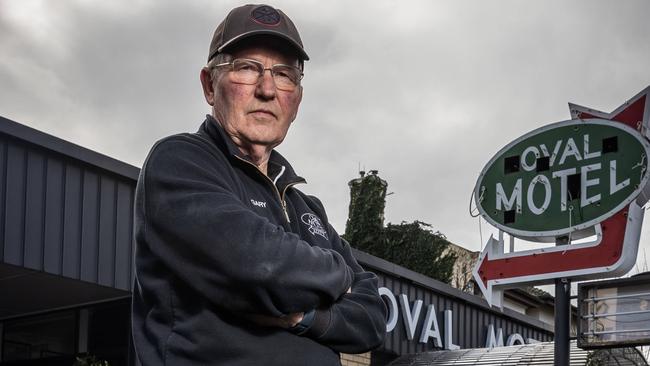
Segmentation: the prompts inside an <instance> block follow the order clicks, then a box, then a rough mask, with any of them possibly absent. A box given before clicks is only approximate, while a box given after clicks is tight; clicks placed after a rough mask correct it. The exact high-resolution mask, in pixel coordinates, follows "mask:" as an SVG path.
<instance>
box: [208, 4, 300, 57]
mask: <svg viewBox="0 0 650 366" xmlns="http://www.w3.org/2000/svg"><path fill="white" fill-rule="evenodd" d="M262 34H264V35H271V36H277V37H279V38H281V39H283V40H286V41H287V42H288V43H289V44H290V45H291V46H293V48H295V50H296V51H297V53H298V56H299V57H300V58H301V59H302V60H309V56H307V53H306V52H305V50H304V48H303V46H302V40H300V34H298V30H297V29H296V26H295V25H294V24H293V22H292V21H291V19H289V17H288V16H287V15H286V14H284V13H283V12H282V10H280V9H275V8H273V7H272V6H269V5H263V4H249V5H244V6H240V7H237V8H234V9H232V10H231V11H230V13H228V15H227V16H226V19H224V20H223V21H222V22H221V24H219V26H218V27H217V29H216V30H215V31H214V36H212V42H211V43H210V53H209V54H208V62H209V61H210V60H211V59H212V58H213V57H214V56H216V55H217V54H218V53H221V52H223V51H224V50H225V49H227V48H228V47H230V46H232V45H233V44H235V43H237V42H239V41H241V40H242V39H245V38H248V37H250V36H255V35H262Z"/></svg>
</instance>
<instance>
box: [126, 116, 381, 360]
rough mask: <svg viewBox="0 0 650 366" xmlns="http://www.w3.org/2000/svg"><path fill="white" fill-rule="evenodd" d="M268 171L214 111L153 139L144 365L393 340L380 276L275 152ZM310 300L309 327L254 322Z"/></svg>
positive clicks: (145, 172) (138, 212) (136, 301)
mask: <svg viewBox="0 0 650 366" xmlns="http://www.w3.org/2000/svg"><path fill="white" fill-rule="evenodd" d="M269 177H271V178H269ZM269 177H267V176H265V175H264V174H262V173H261V172H260V171H259V170H258V169H257V167H255V166H254V165H253V164H252V163H251V162H250V161H248V160H247V159H246V157H245V156H243V155H242V154H241V152H240V151H239V150H238V149H237V147H236V146H235V145H234V144H233V143H232V141H231V140H230V138H229V137H227V136H226V135H225V133H224V132H223V130H222V129H221V127H220V126H219V124H218V123H217V122H216V121H215V120H214V119H213V118H212V117H210V116H208V118H207V119H206V121H205V122H204V123H203V124H202V125H201V127H200V128H199V131H198V132H197V133H194V134H180V135H175V136H171V137H168V138H165V139H163V140H161V141H159V142H157V143H156V144H155V145H154V147H153V148H152V150H151V152H150V153H149V156H148V157H147V160H146V162H145V164H144V166H143V168H142V171H141V174H140V178H139V180H138V185H137V188H136V199H135V240H136V257H135V265H136V281H135V284H134V289H133V337H134V341H135V346H136V352H137V354H138V357H139V359H140V361H141V363H142V364H143V365H144V366H153V365H156V366H159V365H174V366H183V365H229V366H237V365H250V366H253V365H255V366H259V365H282V366H288V365H309V366H318V365H323V366H325V365H328V366H329V365H339V364H340V362H339V354H338V352H348V353H360V352H365V351H368V350H371V349H373V348H376V347H378V346H379V345H381V344H382V342H383V339H384V335H385V329H386V327H385V317H386V309H385V306H384V304H383V302H382V300H381V298H380V296H379V294H378V292H377V277H376V276H375V275H374V274H373V273H371V272H366V271H364V270H363V268H361V266H359V264H358V263H357V262H356V260H355V259H354V257H353V256H352V255H351V252H350V247H349V245H348V244H347V243H346V242H345V241H343V240H341V238H340V237H339V235H338V234H337V233H336V232H335V231H334V229H333V228H332V226H331V225H329V223H328V221H327V216H326V214H325V210H324V209H323V207H322V205H321V203H320V201H319V200H318V199H316V198H315V197H312V196H307V195H305V194H303V193H302V192H300V191H299V190H297V189H296V188H295V187H294V186H295V185H296V184H299V183H305V181H304V179H302V178H300V177H298V176H297V175H296V174H295V173H294V171H293V169H292V168H291V166H290V165H289V164H288V162H287V161H286V160H285V159H284V158H283V157H282V156H280V154H278V153H277V152H275V151H273V153H272V154H271V158H270V161H269ZM272 179H274V180H275V182H274V181H273V180H272ZM348 288H351V292H350V293H346V290H347V289H348ZM311 310H315V314H314V318H313V320H312V322H311V325H310V326H309V328H308V329H307V330H306V331H303V332H302V333H300V334H296V332H293V331H290V330H286V329H281V328H275V327H264V326H260V325H258V324H257V323H255V322H254V321H253V318H254V317H255V314H261V315H267V316H283V315H285V314H289V313H295V312H305V313H306V312H309V311H311Z"/></svg>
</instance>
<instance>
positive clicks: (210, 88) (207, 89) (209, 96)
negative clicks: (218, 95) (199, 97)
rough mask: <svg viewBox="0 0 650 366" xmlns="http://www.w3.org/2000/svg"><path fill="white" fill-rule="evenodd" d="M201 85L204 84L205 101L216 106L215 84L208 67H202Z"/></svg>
mask: <svg viewBox="0 0 650 366" xmlns="http://www.w3.org/2000/svg"><path fill="white" fill-rule="evenodd" d="M200 78H201V85H202V86H203V95H204V96H205V101H206V102H208V104H209V105H211V106H214V84H213V82H212V75H210V70H209V69H208V68H207V67H204V68H203V69H201V75H200Z"/></svg>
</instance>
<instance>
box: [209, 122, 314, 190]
mask: <svg viewBox="0 0 650 366" xmlns="http://www.w3.org/2000/svg"><path fill="white" fill-rule="evenodd" d="M198 132H199V133H203V134H206V135H208V136H209V137H210V139H211V140H212V141H213V142H214V143H215V144H216V145H217V147H218V148H219V149H221V151H223V152H224V154H226V155H227V156H228V157H229V158H231V159H233V158H234V160H245V161H248V162H250V163H251V164H252V162H251V161H250V158H249V157H248V156H246V155H244V154H243V153H242V152H241V150H239V148H238V147H237V145H235V143H234V142H233V141H232V139H231V138H230V136H228V135H227V134H226V131H224V129H223V127H221V125H220V124H219V122H218V121H217V120H216V119H215V118H214V117H213V116H211V115H209V114H208V115H206V118H205V121H204V122H203V124H202V125H201V127H199V131H198ZM282 167H284V169H282ZM268 171H269V178H271V180H274V178H275V177H277V175H278V174H280V172H282V173H281V174H282V175H281V176H280V177H279V178H278V179H277V182H276V185H277V186H278V187H282V186H285V185H287V184H293V183H306V181H305V179H304V178H302V177H300V176H298V175H297V174H296V172H295V171H294V170H293V167H291V164H289V162H288V161H287V159H285V158H284V156H282V155H281V154H280V153H279V152H277V151H275V149H274V150H272V151H271V156H270V157H269V166H268ZM260 174H261V172H260Z"/></svg>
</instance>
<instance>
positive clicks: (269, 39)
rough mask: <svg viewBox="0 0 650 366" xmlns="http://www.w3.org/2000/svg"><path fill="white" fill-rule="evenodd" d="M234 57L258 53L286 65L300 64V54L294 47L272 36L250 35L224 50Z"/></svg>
mask: <svg viewBox="0 0 650 366" xmlns="http://www.w3.org/2000/svg"><path fill="white" fill-rule="evenodd" d="M224 51H225V53H228V54H230V55H232V56H233V57H234V58H239V57H248V58H250V57H251V56H252V55H259V56H262V57H270V58H273V59H275V60H276V62H275V63H281V64H287V65H294V66H298V65H300V56H299V54H298V53H297V52H296V50H295V48H294V47H292V46H291V45H289V44H288V43H287V42H286V41H284V40H282V39H280V38H278V37H273V36H266V35H262V36H257V37H250V38H247V39H245V40H242V41H240V42H238V43H237V44H235V45H233V46H231V47H229V48H228V49H227V50H224Z"/></svg>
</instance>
